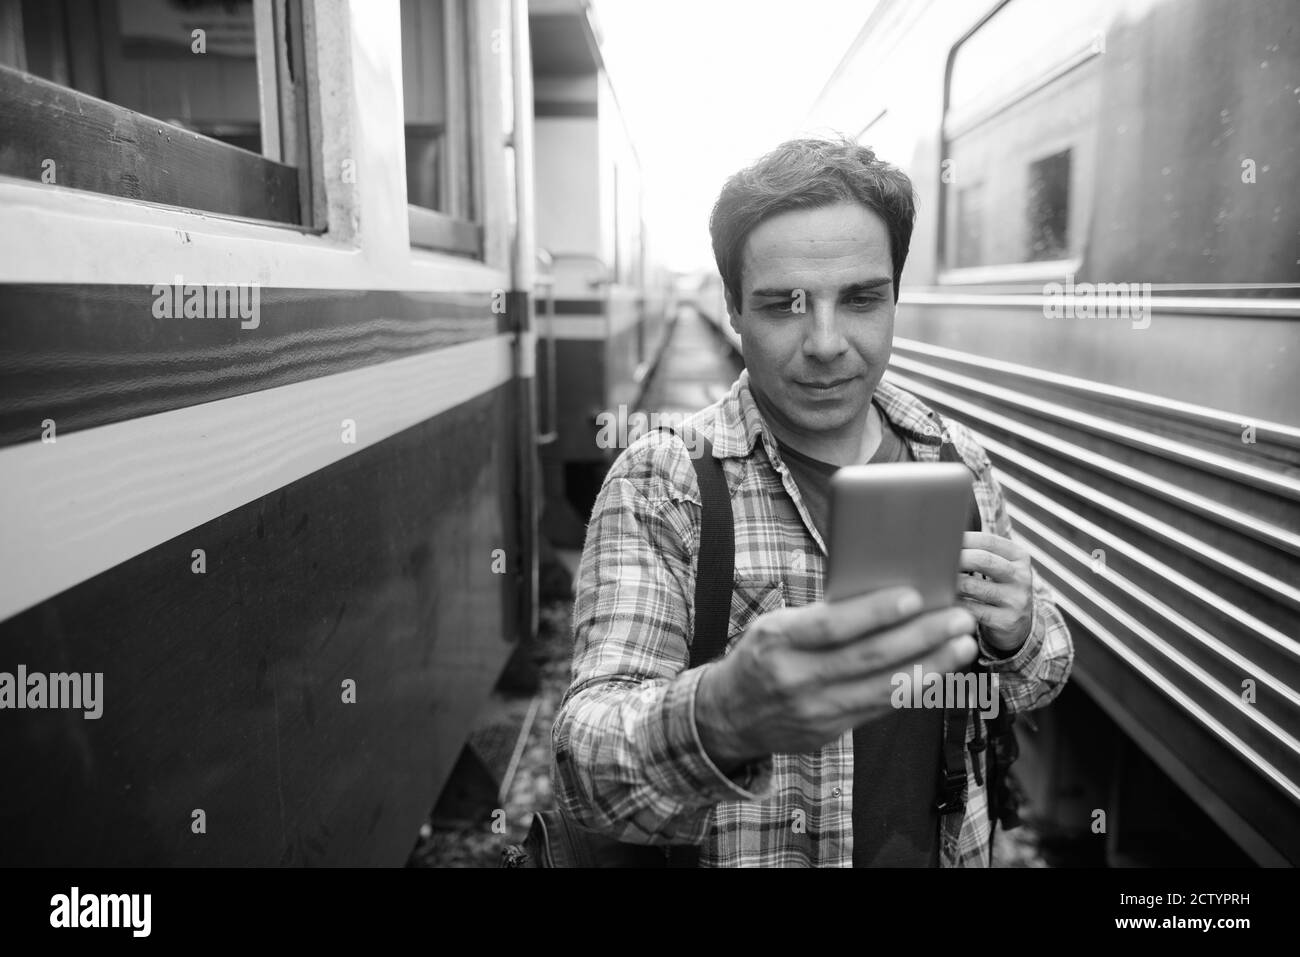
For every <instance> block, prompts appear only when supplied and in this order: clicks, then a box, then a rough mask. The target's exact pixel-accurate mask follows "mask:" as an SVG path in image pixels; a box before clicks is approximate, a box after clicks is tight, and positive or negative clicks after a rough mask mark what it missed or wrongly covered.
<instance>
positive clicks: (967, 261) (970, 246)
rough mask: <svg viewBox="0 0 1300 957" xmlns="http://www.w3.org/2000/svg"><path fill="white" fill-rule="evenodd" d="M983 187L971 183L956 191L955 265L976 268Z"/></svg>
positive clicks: (982, 217) (980, 257) (978, 258)
mask: <svg viewBox="0 0 1300 957" xmlns="http://www.w3.org/2000/svg"><path fill="white" fill-rule="evenodd" d="M983 207H984V186H983V184H981V183H973V184H971V185H970V186H963V187H961V188H959V189H958V190H957V265H958V266H978V265H979V264H980V263H981V262H983V256H982V255H981V253H980V223H981V222H982V221H983V219H984V208H983Z"/></svg>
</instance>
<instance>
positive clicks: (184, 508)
mask: <svg viewBox="0 0 1300 957" xmlns="http://www.w3.org/2000/svg"><path fill="white" fill-rule="evenodd" d="M512 370H513V363H512V352H511V337H510V336H508V335H500V336H494V337H492V338H488V339H479V340H475V341H473V342H465V343H461V344H459V345H455V346H450V347H448V348H446V349H439V350H436V351H433V352H427V353H423V354H421V355H417V356H411V357H408V358H405V359H398V360H395V361H393V362H384V363H380V364H378V365H372V366H366V367H365V368H362V369H354V370H351V371H348V372H340V373H338V374H336V375H329V376H322V377H320V378H316V379H311V380H308V381H306V382H297V383H293V384H291V385H285V386H279V387H277V388H274V389H266V390H263V391H261V392H253V393H249V394H247V395H240V396H235V397H233V398H230V399H221V400H219V401H216V402H206V403H203V404H202V405H196V406H191V407H189V408H185V409H174V410H172V411H169V412H162V413H159V414H157V415H149V416H143V417H141V418H138V419H132V420H130V421H127V422H118V423H114V424H112V425H105V426H102V427H100V428H95V429H87V430H85V431H82V432H72V433H70V434H68V435H64V436H59V437H58V440H57V441H56V442H53V443H49V444H45V443H41V442H29V443H24V444H23V445H18V446H13V447H10V448H6V449H0V526H3V528H4V530H5V534H4V536H3V538H2V539H0V569H3V574H2V575H0V620H3V619H5V618H9V617H11V616H13V615H15V614H17V613H19V612H21V611H23V610H24V609H27V608H30V607H31V606H33V605H35V604H37V603H39V602H42V601H44V600H45V599H47V598H50V597H52V596H54V595H57V594H59V593H60V592H62V591H64V590H66V589H68V588H71V587H73V586H74V585H77V584H79V583H81V582H83V581H85V580H86V579H88V578H91V577H93V576H94V575H97V574H99V573H100V572H103V571H105V570H106V569H109V568H112V567H113V566H114V565H117V564H119V563H121V562H124V561H126V560H127V559H129V558H132V557H134V556H136V555H139V554H141V553H143V552H146V551H148V550H149V549H151V548H154V547H156V546H158V545H160V544H162V543H163V542H166V541H168V540H169V539H172V538H174V537H176V536H177V535H180V534H181V533H183V532H185V531H188V530H189V529H192V528H196V527H198V526H199V525H202V524H203V523H205V522H209V521H211V520H212V519H214V518H217V517H219V516H221V515H224V514H225V513H226V512H229V511H230V510H232V509H235V508H239V507H240V506H241V505H245V504H247V503H248V502H251V501H254V500H256V499H258V498H261V497H262V496H264V495H267V494H269V493H271V492H273V491H275V490H276V489H278V488H283V487H284V486H286V485H288V484H289V483H291V482H294V481H297V480H298V479H300V478H303V477H304V476H306V475H310V474H311V473H312V472H316V471H318V470H320V469H323V468H325V467H326V466H329V465H332V464H333V463H335V462H338V461H340V460H342V459H344V458H347V457H348V456H349V455H352V454H354V453H356V452H359V451H361V450H362V449H365V448H368V447H370V446H372V445H375V444H377V443H379V442H382V441H383V440H384V439H387V438H389V437H391V436H393V435H395V434H397V433H398V432H400V431H402V430H403V429H406V428H409V427H411V426H413V425H416V424H418V423H420V422H423V421H425V420H426V419H429V418H432V417H433V416H436V415H438V414H440V413H442V412H445V411H447V410H448V409H451V408H453V407H454V406H457V405H459V404H461V403H463V402H466V401H468V400H470V399H472V398H474V397H475V396H478V395H482V394H483V393H485V392H487V391H489V390H491V389H493V388H496V387H497V386H500V385H503V384H504V383H506V382H509V381H510V379H511V375H512ZM344 419H351V420H353V421H354V422H355V423H356V442H355V444H345V443H344V442H343V427H342V424H343V420H344ZM196 547H197V545H196ZM185 555H186V556H187V555H188V552H186V553H185ZM180 571H185V572H186V573H187V574H188V569H178V573H179V572H180Z"/></svg>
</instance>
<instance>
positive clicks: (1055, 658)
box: [979, 457, 1074, 711]
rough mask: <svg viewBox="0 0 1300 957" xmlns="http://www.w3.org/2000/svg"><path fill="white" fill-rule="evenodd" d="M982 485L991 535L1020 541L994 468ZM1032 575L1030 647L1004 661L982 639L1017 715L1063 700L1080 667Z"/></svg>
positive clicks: (1052, 601)
mask: <svg viewBox="0 0 1300 957" xmlns="http://www.w3.org/2000/svg"><path fill="white" fill-rule="evenodd" d="M985 462H986V463H987V457H985ZM981 481H982V482H984V483H986V484H987V489H988V492H989V496H990V502H991V504H992V513H993V521H992V528H991V531H992V532H993V534H995V535H1000V536H1002V537H1003V538H1015V537H1016V536H1015V534H1014V530H1013V528H1012V525H1011V517H1010V515H1009V514H1008V513H1007V505H1006V499H1005V497H1004V495H1003V492H1002V486H1001V484H1000V483H999V482H998V479H997V476H996V475H995V474H994V472H993V467H992V465H991V464H990V465H987V466H986V468H985V469H984V470H983V472H982V474H981ZM1031 574H1032V576H1033V584H1032V589H1033V611H1032V615H1033V617H1032V621H1031V623H1030V628H1029V636H1028V637H1027V638H1026V639H1025V642H1024V644H1022V645H1021V646H1020V648H1019V649H1017V650H1016V651H1015V652H1014V653H1013V654H1011V655H1009V656H1005V657H1004V656H1002V655H1001V654H1000V653H999V652H997V651H996V650H995V649H994V648H992V647H991V646H989V645H988V644H987V643H986V642H985V641H984V639H983V637H982V636H980V638H979V653H980V657H979V663H980V664H981V665H983V666H985V667H986V668H988V669H989V670H990V671H993V672H995V673H997V675H998V684H999V687H1000V690H1001V692H1002V695H1003V697H1004V699H1005V700H1006V703H1007V708H1008V709H1009V710H1011V711H1028V710H1031V709H1033V708H1041V707H1042V706H1043V705H1045V704H1048V703H1049V702H1050V701H1052V699H1054V698H1055V697H1056V696H1057V695H1058V694H1060V691H1061V688H1062V687H1063V686H1064V685H1065V682H1066V679H1067V678H1068V677H1069V675H1070V669H1071V667H1072V665H1073V662H1074V644H1073V641H1072V639H1071V638H1070V630H1069V627H1068V626H1067V625H1066V623H1065V619H1064V617H1063V616H1062V615H1061V612H1060V609H1059V608H1057V607H1056V598H1055V596H1054V595H1053V594H1052V590H1051V588H1050V587H1049V586H1048V584H1047V583H1046V582H1045V581H1044V580H1043V578H1042V576H1041V575H1039V574H1038V569H1037V568H1034V569H1032V571H1031Z"/></svg>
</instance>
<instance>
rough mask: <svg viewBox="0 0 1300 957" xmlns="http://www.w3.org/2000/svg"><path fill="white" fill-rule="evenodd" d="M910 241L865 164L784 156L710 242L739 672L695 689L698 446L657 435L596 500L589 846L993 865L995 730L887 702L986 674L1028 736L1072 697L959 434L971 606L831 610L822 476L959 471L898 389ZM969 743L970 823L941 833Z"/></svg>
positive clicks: (576, 622) (581, 723)
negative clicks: (966, 475)
mask: <svg viewBox="0 0 1300 957" xmlns="http://www.w3.org/2000/svg"><path fill="white" fill-rule="evenodd" d="M914 217H915V212H914V202H913V197H912V186H911V182H910V181H909V180H908V178H907V177H906V175H904V174H903V173H902V172H900V171H899V170H897V169H894V168H893V167H891V166H889V165H888V164H886V163H883V162H881V161H880V160H878V159H876V157H875V155H874V154H873V153H872V152H871V151H870V150H868V149H866V148H864V147H861V146H858V145H856V144H854V143H852V142H849V141H827V140H795V141H792V142H788V143H785V144H783V145H782V146H780V147H778V148H777V149H776V150H775V151H774V152H772V153H770V154H768V155H767V156H765V157H763V158H762V159H761V160H759V161H758V162H757V163H756V164H755V165H754V166H752V167H750V168H748V169H746V170H743V171H741V172H740V173H737V174H736V175H735V176H733V177H732V178H731V179H730V180H728V182H727V183H726V185H725V186H724V187H723V190H722V193H721V195H720V197H719V199H718V201H717V204H716V206H715V207H714V210H713V215H712V218H711V220H710V230H711V232H712V236H713V249H714V255H715V256H716V258H717V263H718V269H719V271H720V272H721V275H722V280H723V285H724V287H725V290H726V300H727V308H728V312H729V314H730V321H731V324H732V327H733V328H734V329H735V330H736V331H737V332H738V333H739V334H740V337H741V342H742V348H743V352H744V358H745V365H746V369H745V371H744V372H742V373H741V375H740V377H739V378H738V379H737V381H736V382H735V383H734V384H733V385H732V388H731V391H730V393H729V394H728V395H726V396H725V397H723V398H722V399H721V400H719V401H718V402H717V403H715V404H714V405H712V406H710V407H708V408H706V409H703V410H702V411H700V412H698V413H696V414H695V415H694V416H692V417H691V418H690V419H689V420H688V427H689V428H690V429H695V430H698V432H699V433H700V434H703V435H704V436H706V437H707V438H708V439H709V440H710V442H711V444H712V454H713V455H714V456H715V457H717V458H718V459H720V460H721V462H722V465H723V469H724V473H725V475H726V478H727V485H728V488H729V489H730V492H731V498H732V510H733V514H734V516H735V519H734V520H735V529H736V532H735V540H736V557H735V590H734V592H733V596H732V611H731V620H730V624H729V645H728V651H727V653H726V654H725V655H724V656H723V657H722V658H720V659H718V660H716V661H714V662H712V663H710V664H708V665H705V666H703V667H699V668H694V669H689V670H687V668H686V665H687V663H688V661H689V642H690V638H691V635H692V628H693V614H692V608H691V605H692V596H693V583H694V570H693V569H694V564H693V563H694V561H695V557H696V549H697V547H698V543H699V525H700V496H699V487H698V482H697V480H696V477H695V473H694V469H693V467H692V464H691V461H690V458H689V455H690V451H689V449H688V447H687V444H686V443H684V442H683V440H682V439H681V438H679V437H677V436H674V435H671V434H669V433H665V432H651V433H648V434H646V435H645V436H643V437H641V438H640V439H638V440H637V441H636V442H635V443H633V444H632V446H631V447H630V448H628V449H627V450H625V451H624V452H623V454H622V455H621V456H620V457H619V459H618V461H617V462H615V464H614V466H613V468H612V470H611V471H610V473H609V476H608V477H607V479H606V481H605V483H604V485H603V487H602V489H601V491H600V495H599V497H598V499H597V501H596V505H595V508H594V510H593V514H592V519H591V523H590V524H589V526H588V531H587V541H586V547H585V549H584V551H583V557H582V563H581V566H580V568H579V573H578V581H577V584H576V591H577V595H576V601H575V604H574V613H573V626H574V641H575V647H574V659H573V683H572V685H571V687H570V688H569V691H568V693H567V694H566V696H565V699H564V701H563V702H562V704H561V708H560V712H559V714H558V716H557V719H556V723H555V727H554V731H553V744H554V750H555V780H556V790H557V795H558V798H559V800H560V802H561V805H562V807H563V808H564V809H565V810H566V811H567V812H568V813H569V814H570V815H572V816H573V817H574V818H575V819H576V820H578V821H579V822H580V823H583V824H585V825H587V826H589V827H593V828H597V829H599V830H601V831H602V832H604V833H606V834H608V835H610V836H612V837H616V838H618V839H620V840H624V841H630V842H634V843H665V844H696V845H698V846H699V849H700V864H701V865H702V866H727V865H764V866H786V865H795V866H799V865H805V866H806V865H814V866H922V867H923V866H936V865H938V866H945V867H952V866H987V865H988V864H989V856H990V844H991V842H990V825H989V819H988V805H987V795H986V787H987V780H986V777H985V771H986V770H987V768H986V767H985V761H984V756H983V753H982V752H981V751H979V743H980V741H982V738H980V740H979V741H977V740H976V735H977V734H981V735H982V728H980V727H979V725H980V722H978V721H974V720H966V717H967V715H966V713H965V712H958V711H955V710H954V711H949V710H947V709H897V708H894V707H892V706H891V690H892V687H893V681H892V678H893V676H894V675H896V674H899V673H903V672H907V673H910V672H911V671H912V669H913V666H914V665H915V664H917V663H920V664H921V666H922V673H923V674H929V673H930V672H938V673H946V672H954V671H962V670H964V669H966V668H968V667H970V666H972V665H973V664H974V661H975V659H976V658H977V657H978V660H979V662H980V664H981V665H983V666H985V667H987V668H988V669H989V670H991V671H994V672H996V673H997V674H998V676H999V679H1000V689H1001V693H1002V697H1003V699H1004V701H1005V705H1006V707H1008V708H1009V709H1011V710H1013V711H1023V710H1026V709H1029V708H1035V707H1039V706H1041V705H1044V704H1046V703H1047V702H1049V701H1051V700H1052V699H1053V698H1054V697H1055V696H1056V694H1057V693H1058V692H1059V691H1060V688H1061V686H1062V684H1063V683H1064V681H1065V680H1066V677H1067V675H1068V673H1069V670H1070V666H1071V662H1072V659H1073V648H1072V645H1071V641H1070V636H1069V633H1068V631H1067V629H1066V626H1065V624H1064V622H1063V620H1062V618H1061V616H1060V613H1059V612H1058V611H1057V609H1056V607H1055V605H1054V603H1053V600H1052V598H1051V594H1050V592H1049V590H1048V589H1047V587H1046V586H1045V584H1044V583H1043V582H1042V581H1041V580H1040V579H1039V578H1038V576H1037V574H1036V573H1035V572H1034V570H1033V568H1032V567H1031V565H1030V561H1029V556H1028V551H1027V550H1026V549H1025V547H1024V546H1023V545H1021V544H1019V543H1017V542H1016V541H1014V540H1012V538H1011V523H1010V521H1009V519H1008V517H1007V511H1006V505H1005V502H1004V501H1003V497H1002V492H1001V489H1000V487H999V485H998V482H997V480H996V478H995V477H994V474H993V470H992V467H991V465H990V463H989V460H988V457H987V456H986V455H985V454H984V452H983V450H982V449H981V448H980V447H979V446H978V445H977V444H976V443H975V442H974V441H973V440H972V438H971V436H970V434H969V433H968V432H967V431H966V430H965V429H964V428H963V427H962V426H960V425H959V424H957V423H955V422H953V421H952V420H951V419H943V420H942V428H943V430H945V432H946V434H945V435H944V436H943V439H945V440H946V441H948V442H950V443H951V446H952V447H954V448H955V450H956V454H957V455H958V457H960V459H961V460H962V461H964V462H965V464H966V465H967V467H968V468H969V469H970V471H971V473H972V479H973V485H974V491H975V497H976V500H977V503H978V506H979V512H980V519H981V522H982V526H983V530H982V531H979V532H968V533H967V534H966V536H965V539H964V541H963V548H962V552H961V569H962V572H963V574H961V575H960V576H959V577H960V580H961V581H960V585H959V595H958V603H957V604H956V605H954V606H953V607H952V608H948V609H944V610H941V611H935V612H930V613H926V614H920V615H918V614H916V611H917V608H918V607H919V604H920V599H919V596H917V595H916V594H915V593H914V592H910V590H907V591H905V590H900V589H891V590H887V591H881V592H876V593H874V594H871V595H867V596H864V597H861V598H857V599H853V600H849V601H843V602H836V603H834V604H827V603H825V602H823V601H822V592H823V586H824V578H825V569H826V546H825V542H826V537H827V518H828V516H827V511H828V494H827V493H828V483H829V478H830V475H831V474H832V473H833V472H834V471H835V469H836V468H838V467H840V466H844V465H851V464H859V463H873V462H884V461H907V460H916V461H935V460H937V459H938V458H939V456H940V451H941V448H942V447H943V445H942V443H941V440H940V432H941V428H940V427H939V426H938V425H937V423H939V422H940V420H939V419H937V418H936V416H935V415H934V413H933V412H932V411H931V410H929V409H928V408H927V407H926V406H925V405H924V404H923V403H921V402H920V401H919V400H918V399H917V398H915V397H914V396H912V395H910V394H909V393H907V392H905V391H903V390H902V389H899V388H898V387H896V386H893V385H891V384H890V383H888V382H883V381H882V378H881V377H882V375H883V373H884V372H885V367H886V364H887V363H888V361H889V354H890V349H891V347H892V340H893V325H894V310H895V306H896V304H897V300H898V290H899V282H900V279H901V277H902V272H903V264H904V262H905V260H906V258H907V250H908V244H909V242H910V239H911V232H912V224H913V220H914ZM959 719H960V720H965V721H966V724H967V727H966V732H965V742H966V743H967V744H968V745H970V746H968V747H967V748H964V749H962V754H963V758H964V762H965V772H966V792H965V805H964V810H963V809H961V808H960V807H959V808H958V809H957V811H956V813H947V814H941V813H940V810H939V807H938V805H939V800H938V796H939V790H940V788H939V779H940V770H941V767H942V763H943V760H944V743H945V733H946V731H947V729H948V727H949V721H950V720H959ZM958 727H959V728H960V726H958Z"/></svg>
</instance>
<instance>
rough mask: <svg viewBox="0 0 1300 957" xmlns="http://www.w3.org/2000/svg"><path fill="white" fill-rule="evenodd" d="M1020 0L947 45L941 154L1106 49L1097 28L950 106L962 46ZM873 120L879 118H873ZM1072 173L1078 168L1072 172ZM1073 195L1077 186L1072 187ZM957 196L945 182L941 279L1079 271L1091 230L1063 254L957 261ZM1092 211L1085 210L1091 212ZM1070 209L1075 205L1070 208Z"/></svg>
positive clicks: (978, 280) (981, 280) (1003, 2)
mask: <svg viewBox="0 0 1300 957" xmlns="http://www.w3.org/2000/svg"><path fill="white" fill-rule="evenodd" d="M1015 2H1016V0H999V2H998V3H996V4H994V5H993V6H992V7H991V8H990V9H989V10H988V12H987V13H985V14H984V16H982V17H981V18H980V19H979V20H978V21H976V23H975V24H974V25H973V26H972V27H971V28H970V29H969V30H967V31H966V32H965V33H963V34H962V35H961V36H960V37H959V38H958V39H957V41H956V42H955V43H954V44H953V45H952V48H951V49H950V50H949V51H948V57H947V61H946V63H945V66H944V81H943V116H942V118H941V120H940V129H939V155H940V156H943V157H950V156H951V155H952V146H953V141H954V140H956V139H957V138H958V137H960V136H963V135H965V134H966V133H968V132H970V131H971V130H973V129H975V128H977V127H979V126H982V125H984V124H985V123H987V122H989V121H990V120H993V119H995V118H996V117H998V116H1001V115H1002V114H1004V113H1006V112H1007V111H1008V110H1010V109H1012V108H1014V107H1015V106H1017V105H1018V104H1020V103H1021V102H1023V101H1024V100H1026V99H1029V98H1030V97H1032V96H1034V95H1035V94H1037V93H1038V92H1040V91H1041V90H1043V89H1046V88H1047V87H1049V86H1051V85H1052V84H1053V83H1055V82H1057V81H1058V80H1060V79H1061V78H1063V77H1065V76H1067V75H1068V74H1070V73H1072V72H1073V71H1074V70H1076V69H1078V68H1079V67H1081V66H1083V65H1084V64H1086V63H1088V62H1090V61H1091V60H1093V59H1094V58H1096V57H1098V56H1100V55H1102V54H1103V53H1104V52H1105V32H1106V31H1105V29H1104V28H1103V29H1101V30H1098V31H1097V32H1095V33H1094V34H1092V35H1091V36H1089V37H1088V39H1087V40H1086V42H1083V43H1081V44H1080V45H1079V46H1078V47H1071V48H1069V49H1068V50H1067V51H1066V52H1065V53H1064V54H1063V55H1062V56H1060V57H1058V58H1057V59H1056V60H1054V61H1052V62H1051V63H1048V64H1046V65H1045V66H1043V67H1042V68H1041V69H1039V70H1038V71H1037V72H1035V73H1033V74H1032V75H1029V76H1028V77H1027V78H1026V79H1025V80H1024V81H1023V82H1022V83H1019V84H1017V85H1015V86H1014V87H1012V88H1010V89H1008V90H1006V91H1005V92H1003V93H1002V94H1001V95H999V96H997V97H995V98H992V99H990V100H988V101H987V102H981V101H979V100H977V101H976V102H975V103H974V104H973V105H968V106H967V107H966V108H964V109H963V110H960V111H955V110H953V109H952V107H951V100H952V81H953V67H954V66H955V65H956V61H957V55H958V53H959V52H960V50H961V48H962V46H963V45H964V44H965V43H966V42H967V41H968V40H970V39H971V37H973V36H975V35H976V34H977V33H979V31H980V30H982V29H983V28H984V27H985V25H986V24H988V22H989V21H990V20H992V19H993V18H994V17H996V16H997V15H998V14H999V13H1001V12H1002V11H1003V10H1004V9H1005V8H1006V7H1007V6H1009V5H1010V4H1012V3H1015ZM873 122H874V121H873ZM1072 175H1073V174H1072ZM1070 194H1071V195H1073V190H1072V189H1071V190H1070ZM955 202H956V190H955V184H953V183H947V182H940V188H939V208H938V223H939V228H938V229H937V230H936V233H937V237H936V240H937V242H936V245H937V256H936V261H937V263H938V270H937V279H938V282H939V284H940V285H976V284H986V283H996V282H1035V281H1042V280H1048V279H1056V278H1064V277H1066V276H1068V275H1073V274H1075V273H1077V272H1079V270H1080V268H1081V267H1082V265H1083V261H1084V259H1085V257H1086V255H1087V244H1088V234H1087V231H1086V230H1084V231H1083V234H1082V237H1081V238H1080V240H1079V243H1078V247H1077V252H1075V253H1074V255H1071V256H1067V257H1065V258H1063V259H1044V260H1026V261H1023V262H1007V263H990V264H988V265H980V266H957V265H954V262H955V259H956V252H957V251H956V242H957V237H956V233H955V227H956V222H955V220H954V218H953V217H954V215H955V211H954V209H953V208H952V207H953V204H954V203H955ZM1087 212H1088V211H1080V214H1082V215H1086V214H1087ZM1070 214H1071V215H1074V211H1073V210H1071V212H1070Z"/></svg>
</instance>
